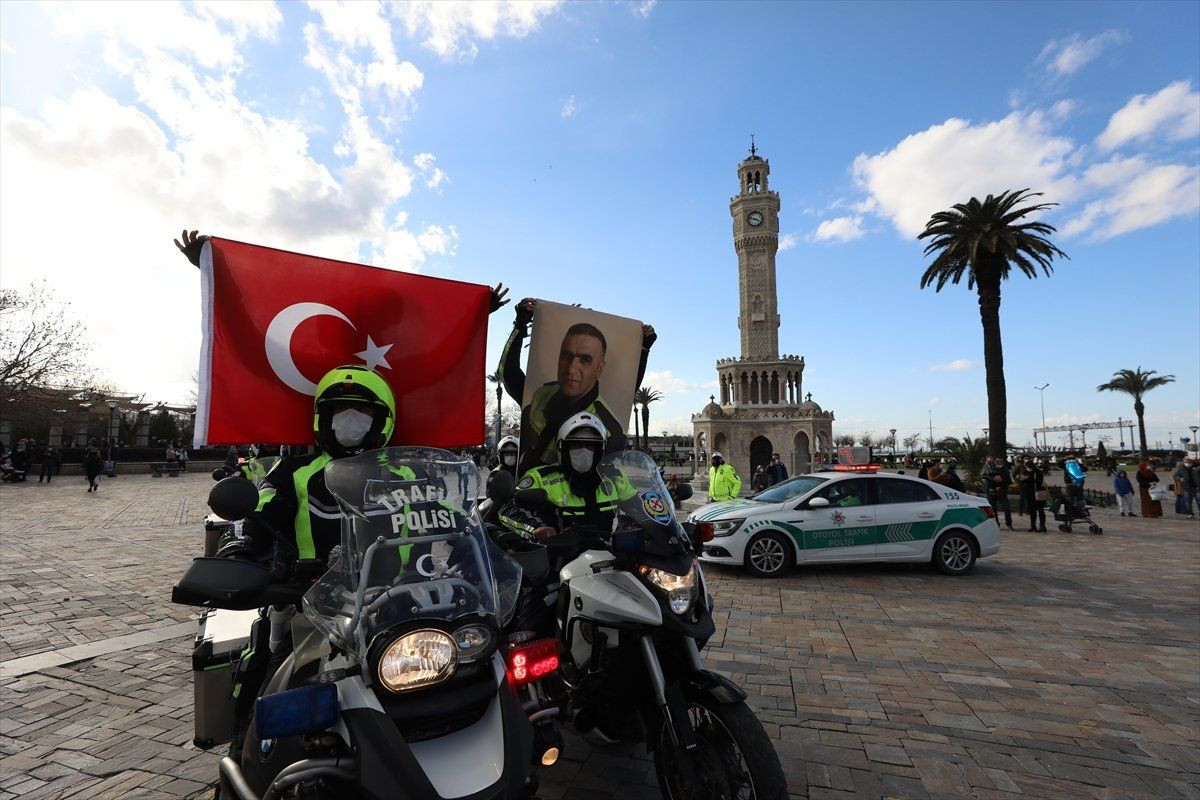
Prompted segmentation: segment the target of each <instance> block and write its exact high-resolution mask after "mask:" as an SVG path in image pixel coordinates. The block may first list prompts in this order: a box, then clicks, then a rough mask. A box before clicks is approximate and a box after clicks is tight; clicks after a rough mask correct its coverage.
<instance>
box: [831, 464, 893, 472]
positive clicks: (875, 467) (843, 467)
mask: <svg viewBox="0 0 1200 800" xmlns="http://www.w3.org/2000/svg"><path fill="white" fill-rule="evenodd" d="M881 469H883V465H882V464H834V465H833V471H834V472H879V470H881Z"/></svg>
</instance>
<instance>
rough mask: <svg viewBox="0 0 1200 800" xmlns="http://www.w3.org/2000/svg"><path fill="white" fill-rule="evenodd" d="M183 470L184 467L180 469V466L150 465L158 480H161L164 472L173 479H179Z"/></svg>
mask: <svg viewBox="0 0 1200 800" xmlns="http://www.w3.org/2000/svg"><path fill="white" fill-rule="evenodd" d="M181 470H182V467H180V466H179V465H178V464H166V463H163V464H151V465H150V471H151V472H153V473H154V477H156V478H161V477H162V476H163V473H164V472H165V473H167V474H168V475H170V476H171V477H172V478H178V477H179V473H180V471H181Z"/></svg>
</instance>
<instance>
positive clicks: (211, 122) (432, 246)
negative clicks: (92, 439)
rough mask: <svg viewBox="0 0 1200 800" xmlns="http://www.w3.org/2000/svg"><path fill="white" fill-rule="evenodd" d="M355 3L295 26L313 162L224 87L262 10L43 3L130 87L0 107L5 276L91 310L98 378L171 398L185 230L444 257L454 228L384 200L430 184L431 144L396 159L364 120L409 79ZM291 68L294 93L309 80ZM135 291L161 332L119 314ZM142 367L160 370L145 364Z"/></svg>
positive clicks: (192, 328) (435, 174)
mask: <svg viewBox="0 0 1200 800" xmlns="http://www.w3.org/2000/svg"><path fill="white" fill-rule="evenodd" d="M354 5H355V7H354V8H350V7H349V6H340V7H323V8H322V9H319V11H318V13H320V15H321V17H322V20H323V22H324V21H327V22H328V23H329V28H328V29H326V28H323V27H322V26H320V25H315V24H314V25H310V26H307V29H306V31H305V34H306V41H307V43H308V45H309V51H308V54H307V60H308V63H309V64H310V65H311V66H313V67H315V68H316V69H318V70H319V71H320V72H321V74H323V75H324V76H325V77H326V78H327V79H328V80H329V82H330V85H331V87H332V88H333V90H334V92H335V94H336V95H337V96H338V98H339V101H340V103H341V108H340V109H338V108H336V107H335V108H334V109H332V110H330V111H329V112H327V119H329V121H330V122H331V123H332V126H333V127H334V129H335V130H338V136H339V139H338V141H337V142H336V144H335V146H334V148H333V150H334V155H333V156H332V157H328V158H322V157H319V156H317V155H316V154H315V153H314V151H313V149H312V147H311V146H310V142H309V139H308V134H307V133H306V125H307V124H308V123H304V122H297V121H293V120H291V119H289V118H286V117H282V116H275V115H274V114H273V113H271V112H270V111H268V110H266V109H264V108H263V107H261V106H260V105H258V104H255V105H251V104H249V103H248V102H246V101H245V100H244V99H243V97H242V95H241V92H240V87H239V83H238V79H239V75H240V70H241V68H242V64H243V62H244V59H243V55H242V54H243V52H244V49H245V48H246V47H249V46H253V45H254V43H255V40H256V39H257V38H260V37H264V36H272V35H275V32H276V31H277V30H278V27H279V20H278V10H277V9H275V7H274V6H273V5H270V4H254V7H253V8H241V7H232V6H226V5H225V4H216V5H204V4H201V5H197V6H186V7H185V6H179V5H173V4H159V3H153V4H130V5H123V4H114V5H104V6H98V5H96V4H82V5H80V6H62V7H51V9H50V14H51V15H52V16H53V20H54V24H55V26H56V29H57V30H58V32H59V33H60V34H61V35H62V36H64V37H67V38H68V39H69V40H70V41H72V42H74V41H76V40H85V39H86V40H88V41H89V42H92V41H94V42H98V43H99V44H100V45H101V46H102V51H103V53H104V59H103V61H102V62H99V63H98V64H97V68H98V70H99V71H100V72H101V73H103V75H104V78H105V79H106V80H111V79H114V78H115V80H116V82H117V83H119V84H123V87H124V88H125V91H126V93H130V94H132V99H131V100H129V101H119V100H117V99H116V98H115V97H114V96H113V94H110V93H109V92H107V91H104V90H102V89H100V88H98V87H96V86H84V87H83V88H80V89H78V90H76V91H75V92H74V93H72V94H70V95H67V96H65V97H61V98H49V99H47V100H46V102H45V103H44V105H43V106H42V108H41V110H40V111H39V112H38V113H32V114H27V113H22V112H18V111H15V110H13V109H10V108H5V109H2V110H0V137H2V138H3V141H4V147H2V148H0V174H3V176H4V179H3V181H2V182H0V228H2V229H3V230H4V236H3V237H2V238H0V264H3V268H2V270H0V277H2V279H3V282H4V285H5V286H18V285H20V284H22V283H24V282H26V281H27V280H28V279H29V278H30V277H32V276H33V275H35V274H38V273H43V274H48V275H49V276H50V277H51V279H52V280H53V281H54V282H55V285H56V287H59V288H61V289H62V290H63V293H64V296H65V299H67V300H73V301H74V302H75V303H76V304H77V305H82V304H87V305H88V306H89V307H92V308H96V309H102V310H103V311H102V312H100V311H98V312H97V313H95V314H92V315H90V318H89V327H90V330H91V334H92V337H93V339H94V341H96V343H97V346H96V356H97V361H98V364H99V366H100V367H101V369H102V370H103V371H104V373H105V377H106V378H109V379H111V380H113V381H115V382H116V383H117V384H118V385H123V386H125V387H126V388H129V389H137V390H139V391H141V390H147V389H149V390H150V391H151V392H152V393H154V394H156V395H157V397H159V398H162V399H174V400H182V399H183V397H184V396H185V394H186V390H187V389H186V387H188V386H189V385H190V375H191V373H192V371H193V370H194V369H195V362H194V361H193V360H192V359H191V354H194V353H195V352H196V351H197V349H198V345H199V338H198V331H199V317H198V315H199V311H198V307H197V306H196V304H195V303H194V302H189V301H188V300H187V298H189V297H195V296H196V291H197V286H196V284H197V277H196V272H195V270H193V269H191V268H190V267H189V266H188V265H187V264H186V263H185V262H184V261H183V259H182V258H181V257H180V256H179V255H178V253H176V252H175V248H174V247H173V246H172V245H171V244H170V241H169V238H170V237H171V236H172V235H177V232H178V231H179V229H180V228H182V227H183V226H184V225H187V226H188V227H189V228H200V229H201V230H202V231H203V232H205V233H211V234H214V235H219V236H225V237H229V238H235V239H240V240H243V241H251V242H257V243H261V244H265V245H271V246H279V247H285V248H287V249H291V250H299V251H302V252H310V253H315V254H318V255H322V256H327V257H331V258H340V259H345V260H350V261H359V260H362V258H363V254H364V253H365V254H366V255H367V257H368V259H369V260H371V261H374V262H375V263H380V264H385V265H387V266H389V267H393V268H401V269H418V268H419V267H420V266H421V265H422V263H424V262H425V261H426V260H427V259H428V258H429V257H431V256H451V255H453V254H454V252H455V247H456V244H457V239H458V233H457V231H456V230H455V228H454V227H453V226H451V225H447V224H445V223H439V222H422V223H421V224H420V225H419V226H412V227H410V226H408V225H407V215H406V214H405V212H404V211H403V209H401V208H400V207H399V205H400V202H401V201H402V200H403V198H405V197H406V196H407V195H408V194H409V193H410V192H411V190H412V185H413V181H414V179H415V178H416V179H420V180H422V181H423V182H424V184H425V185H426V186H428V187H430V188H436V187H437V186H438V185H439V184H443V183H444V182H445V180H446V178H445V175H444V173H442V172H441V170H440V169H438V167H437V166H436V162H435V158H434V156H433V155H432V154H428V153H422V154H419V155H418V156H416V157H414V158H413V159H412V160H411V161H408V160H406V159H404V158H402V156H401V154H400V153H399V152H398V149H397V148H398V145H397V144H396V143H395V141H394V139H393V138H389V139H388V140H387V141H385V140H384V138H383V137H382V136H381V135H379V134H378V133H377V132H376V131H375V130H374V123H373V122H372V121H371V115H372V114H373V113H376V115H377V112H378V111H379V109H380V108H381V106H382V104H384V103H387V104H389V105H390V106H391V107H395V105H396V103H395V102H393V100H392V98H396V99H397V100H400V101H404V100H407V99H408V98H409V97H410V96H411V94H412V93H414V92H415V91H417V89H418V88H419V87H420V85H421V75H420V72H419V70H417V69H416V67H415V66H413V65H411V64H409V63H408V62H401V61H400V60H399V59H397V58H396V57H395V52H396V51H395V49H394V47H393V46H392V43H391V34H390V32H389V23H388V19H387V18H386V17H382V16H380V15H379V14H378V13H376V12H377V9H375V8H374V7H373V6H364V7H363V8H361V9H360V8H358V7H357V4H354ZM374 25H379V26H380V28H379V30H375V29H373V26H374ZM106 70H107V72H105V71H106ZM296 71H297V72H298V73H303V69H302V68H300V69H298V70H296ZM299 81H300V82H299V88H301V89H302V88H304V86H305V84H306V83H307V82H308V78H307V76H305V75H303V74H301V75H300V76H299ZM129 90H132V91H131V92H130V91H129ZM67 228H69V230H70V233H71V235H70V236H64V235H63V234H64V230H66V229H67ZM47 242H54V243H55V245H54V248H55V256H54V258H53V260H52V261H53V263H47V261H46V243H47ZM146 298H160V299H163V298H166V299H167V300H166V302H167V303H168V305H169V306H171V307H172V309H173V310H172V312H171V318H172V320H173V321H174V322H175V323H176V325H175V328H174V329H175V331H176V334H175V335H172V336H163V337H147V336H146V335H145V332H144V330H143V329H142V328H140V327H139V326H136V325H129V324H127V316H126V315H125V314H124V313H123V312H124V310H125V309H126V308H127V307H128V304H129V303H130V302H145V301H146V300H145V299H146ZM129 353H138V358H137V359H131V358H129V357H128V354H129ZM185 354H186V355H185ZM147 363H151V364H157V365H162V368H161V369H159V370H157V371H156V372H155V375H154V376H148V375H147V373H146V372H145V364H147Z"/></svg>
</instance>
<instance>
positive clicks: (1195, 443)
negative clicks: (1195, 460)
mask: <svg viewBox="0 0 1200 800" xmlns="http://www.w3.org/2000/svg"><path fill="white" fill-rule="evenodd" d="M1188 430H1189V431H1191V432H1192V449H1193V450H1195V451H1197V452H1200V439H1197V438H1196V433H1197V432H1200V425H1189V426H1188Z"/></svg>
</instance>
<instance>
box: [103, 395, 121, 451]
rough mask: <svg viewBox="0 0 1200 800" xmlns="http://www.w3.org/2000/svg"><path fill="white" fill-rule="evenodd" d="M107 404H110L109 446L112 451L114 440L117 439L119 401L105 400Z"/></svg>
mask: <svg viewBox="0 0 1200 800" xmlns="http://www.w3.org/2000/svg"><path fill="white" fill-rule="evenodd" d="M104 403H105V405H107V406H108V448H109V451H110V452H111V451H112V446H113V442H115V441H116V440H117V433H118V432H119V431H118V430H117V401H116V400H105V401H104Z"/></svg>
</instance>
